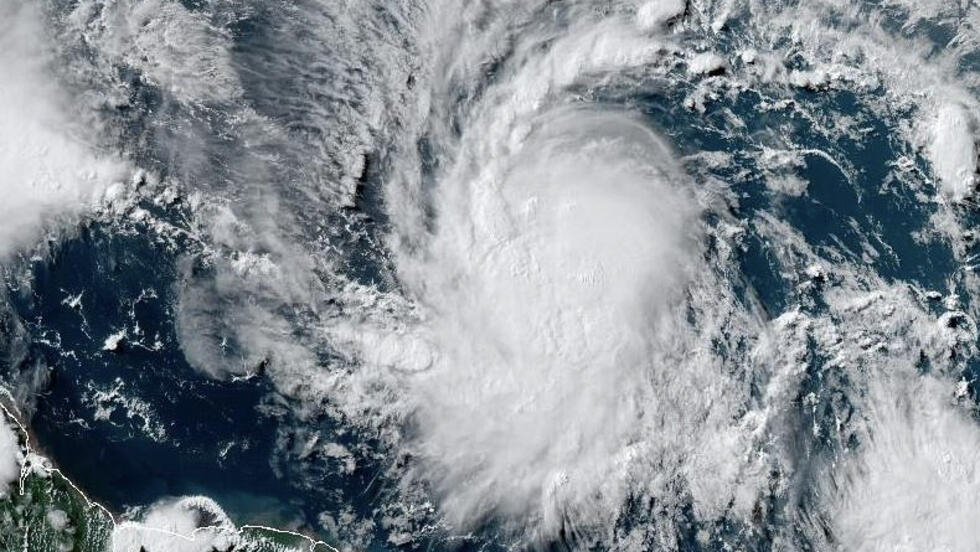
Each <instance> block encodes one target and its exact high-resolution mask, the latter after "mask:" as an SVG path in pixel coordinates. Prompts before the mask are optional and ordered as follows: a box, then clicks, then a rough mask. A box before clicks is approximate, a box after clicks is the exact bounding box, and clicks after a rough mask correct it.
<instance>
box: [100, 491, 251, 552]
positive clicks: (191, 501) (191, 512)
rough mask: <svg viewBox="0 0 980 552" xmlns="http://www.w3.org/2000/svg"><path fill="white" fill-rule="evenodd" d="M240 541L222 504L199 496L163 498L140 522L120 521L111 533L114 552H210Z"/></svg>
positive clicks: (231, 545)
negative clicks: (144, 551)
mask: <svg viewBox="0 0 980 552" xmlns="http://www.w3.org/2000/svg"><path fill="white" fill-rule="evenodd" d="M237 541H238V533H237V530H236V528H235V526H234V524H232V522H231V520H229V519H228V516H227V515H226V514H225V512H224V511H223V510H222V509H221V507H220V506H218V504H217V503H215V502H214V501H213V500H211V499H210V498H207V497H200V496H191V497H182V498H176V499H165V500H161V501H160V502H158V503H156V504H153V505H152V506H150V507H149V508H148V509H147V510H146V512H145V513H144V514H143V516H142V519H140V520H139V521H125V522H122V523H119V524H118V525H117V526H116V527H115V529H114V530H113V532H112V550H113V552H130V551H133V550H146V552H208V551H211V550H226V549H229V548H234V545H235V544H236V542H237Z"/></svg>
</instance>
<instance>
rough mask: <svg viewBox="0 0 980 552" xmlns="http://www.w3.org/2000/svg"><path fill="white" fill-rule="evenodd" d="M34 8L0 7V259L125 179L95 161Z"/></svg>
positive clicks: (115, 167) (104, 160) (102, 160)
mask: <svg viewBox="0 0 980 552" xmlns="http://www.w3.org/2000/svg"><path fill="white" fill-rule="evenodd" d="M38 11H39V9H38V8H36V7H35V6H34V4H33V3H26V2H21V1H19V0H12V1H9V2H4V3H3V5H0V75H2V76H3V77H2V79H0V194H2V196H3V200H2V201H0V255H6V254H8V253H9V252H10V251H11V250H12V249H13V248H15V247H18V246H22V245H26V244H29V243H30V242H31V241H32V240H34V239H37V237H38V233H39V232H40V231H41V229H42V227H43V225H44V223H46V222H49V221H51V220H52V218H54V217H58V216H61V215H75V214H80V213H84V212H85V211H87V210H90V209H92V208H93V207H95V206H98V205H99V204H100V203H101V202H102V199H103V193H104V192H105V190H106V189H107V188H108V187H109V186H111V185H113V184H115V183H119V182H123V181H125V180H126V179H127V177H128V175H127V172H126V165H125V164H124V163H123V162H121V161H120V160H118V159H115V158H113V157H111V156H100V155H98V154H96V153H95V152H94V151H93V150H92V148H91V147H90V146H89V145H88V143H87V142H86V140H87V139H90V138H92V137H91V136H90V129H87V128H83V127H82V126H81V125H80V124H78V123H79V121H77V120H73V118H72V116H71V113H72V109H73V106H72V104H71V100H70V99H69V96H68V95H67V94H65V93H64V92H63V91H62V90H61V88H60V87H59V84H58V79H57V76H56V74H55V73H54V72H53V71H52V69H53V64H54V63H55V59H54V55H55V53H54V51H53V49H52V48H51V47H50V42H49V41H50V39H51V38H50V36H49V35H48V30H47V29H46V28H45V27H44V26H42V24H41V21H40V19H39V17H40V16H39V13H38Z"/></svg>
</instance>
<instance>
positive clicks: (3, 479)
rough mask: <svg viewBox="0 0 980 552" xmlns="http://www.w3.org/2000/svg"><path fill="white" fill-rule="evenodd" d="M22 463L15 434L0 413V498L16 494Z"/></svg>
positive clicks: (22, 459) (18, 442)
mask: <svg viewBox="0 0 980 552" xmlns="http://www.w3.org/2000/svg"><path fill="white" fill-rule="evenodd" d="M23 461H24V455H23V453H22V452H21V449H20V440H19V439H18V437H17V433H16V432H15V431H14V428H12V427H11V426H10V423H9V422H8V421H7V420H6V419H5V415H4V414H3V413H2V412H0V497H2V496H4V495H7V494H9V493H12V492H16V490H17V486H16V483H17V482H18V481H19V480H20V469H21V464H23Z"/></svg>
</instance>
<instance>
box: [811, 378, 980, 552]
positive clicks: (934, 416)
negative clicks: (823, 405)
mask: <svg viewBox="0 0 980 552" xmlns="http://www.w3.org/2000/svg"><path fill="white" fill-rule="evenodd" d="M871 385H872V388H871V391H870V396H869V399H868V405H867V407H866V409H867V412H868V413H869V416H870V417H871V418H872V419H871V420H870V427H869V437H868V439H867V441H866V442H865V443H863V444H862V446H861V448H860V449H859V450H856V451H853V452H852V453H851V454H850V455H849V456H848V457H845V458H844V460H843V462H842V467H841V470H840V472H838V473H835V474H833V475H832V478H831V479H832V484H833V486H832V487H830V488H828V494H829V495H830V496H831V497H832V499H831V501H832V504H833V508H834V509H833V513H832V519H833V524H834V529H835V535H837V538H838V539H839V541H840V543H841V545H842V546H844V547H845V548H846V549H848V550H855V551H859V552H878V551H892V550H950V551H952V550H976V549H977V546H978V543H977V529H976V526H975V523H974V519H975V513H976V511H977V509H978V508H980V426H978V424H977V422H976V420H975V419H974V418H973V417H972V416H971V412H970V410H969V409H966V408H962V407H957V406H956V405H955V403H954V393H953V386H952V385H951V384H950V383H949V382H948V381H942V380H939V379H935V378H931V377H926V378H922V379H919V380H913V381H906V382H902V381H899V382H894V383H893V384H891V385H889V384H887V383H883V382H873V383H872V384H871Z"/></svg>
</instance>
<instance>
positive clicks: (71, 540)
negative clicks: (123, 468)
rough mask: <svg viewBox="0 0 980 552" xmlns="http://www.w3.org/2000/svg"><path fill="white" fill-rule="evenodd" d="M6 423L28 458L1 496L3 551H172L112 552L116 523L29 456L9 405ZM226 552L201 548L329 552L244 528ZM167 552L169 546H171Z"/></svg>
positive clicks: (298, 539) (0, 412) (295, 538)
mask: <svg viewBox="0 0 980 552" xmlns="http://www.w3.org/2000/svg"><path fill="white" fill-rule="evenodd" d="M0 417H2V418H3V423H8V424H10V426H11V427H12V428H14V429H15V433H17V435H18V439H19V441H20V442H19V446H20V447H21V453H22V454H23V457H24V458H26V461H25V464H24V469H23V471H22V475H21V479H20V482H19V483H18V482H14V483H13V484H11V485H10V488H9V489H7V491H6V493H5V495H3V496H0V550H2V551H4V552H7V551H9V552H16V551H22V552H110V551H111V552H171V551H170V550H169V549H168V550H154V549H152V548H150V547H149V546H146V547H143V550H142V551H141V550H140V549H137V550H132V551H129V550H122V549H121V548H120V547H118V546H117V547H116V549H115V550H114V549H113V542H112V532H113V529H114V528H115V521H114V520H113V518H112V516H111V515H110V514H109V512H107V511H106V510H105V509H103V508H102V507H100V506H98V505H97V504H94V503H92V502H91V501H89V500H88V499H87V498H86V497H85V496H84V495H83V494H82V493H81V492H80V491H79V490H78V489H77V488H75V486H74V485H72V483H71V482H70V481H69V480H68V479H67V478H66V477H65V476H64V475H62V474H61V472H59V471H58V470H55V469H52V468H50V467H48V466H46V465H37V463H39V462H40V463H43V462H46V461H45V460H44V459H43V458H41V457H38V456H36V455H32V454H30V452H31V450H30V446H29V444H28V442H27V435H25V434H24V432H23V431H19V430H18V428H19V427H20V426H19V425H18V424H17V422H16V420H14V419H13V418H12V417H11V416H10V415H9V413H8V412H7V411H6V408H5V407H0ZM229 540H230V544H229V545H228V549H227V550H226V551H221V550H217V549H215V548H213V547H212V546H211V545H210V544H208V545H206V546H205V545H203V544H202V549H201V551H200V552H232V551H234V552H330V551H332V550H333V549H332V548H330V547H329V546H327V545H325V544H323V543H314V542H312V541H311V540H310V539H308V538H306V537H303V536H301V535H297V534H295V533H291V532H285V531H277V530H274V529H267V528H262V527H243V528H242V529H241V530H239V531H238V534H237V537H236V538H233V539H229ZM182 544H184V546H182V547H181V550H188V551H193V552H197V550H196V549H195V548H194V546H193V544H190V543H182ZM168 548H169V547H168Z"/></svg>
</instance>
